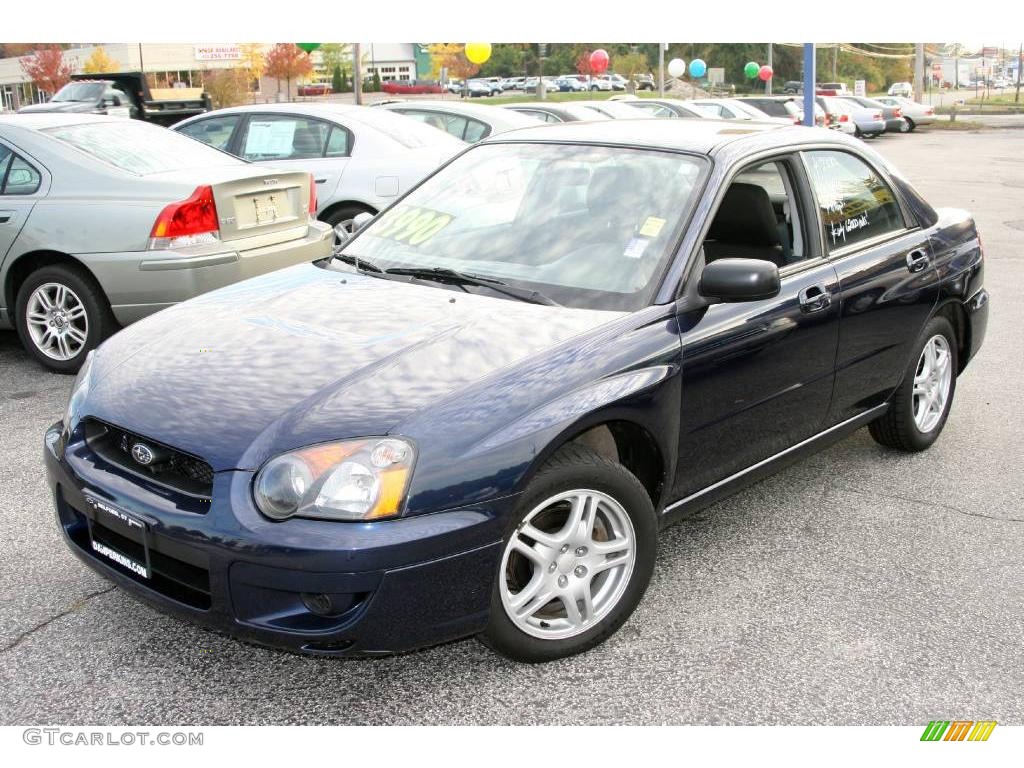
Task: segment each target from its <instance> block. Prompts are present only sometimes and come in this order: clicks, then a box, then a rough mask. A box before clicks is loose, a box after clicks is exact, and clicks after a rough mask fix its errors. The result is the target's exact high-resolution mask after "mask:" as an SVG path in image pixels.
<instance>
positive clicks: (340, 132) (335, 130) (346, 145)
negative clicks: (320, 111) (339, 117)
mask: <svg viewBox="0 0 1024 768" xmlns="http://www.w3.org/2000/svg"><path fill="white" fill-rule="evenodd" d="M350 154H352V136H351V134H349V132H348V131H346V130H345V129H344V128H342V127H341V126H340V125H332V126H331V135H330V137H328V139H327V157H348V156H349V155H350Z"/></svg>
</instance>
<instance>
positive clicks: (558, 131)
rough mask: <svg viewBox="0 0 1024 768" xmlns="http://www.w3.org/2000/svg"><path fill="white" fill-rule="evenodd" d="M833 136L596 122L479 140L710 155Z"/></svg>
mask: <svg viewBox="0 0 1024 768" xmlns="http://www.w3.org/2000/svg"><path fill="white" fill-rule="evenodd" d="M835 134H836V132H835V131H830V130H828V129H825V128H822V129H820V130H818V129H814V128H806V127H803V126H787V125H781V124H779V123H766V122H759V121H757V120H744V121H741V122H737V121H735V120H712V119H707V120H658V119H655V120H601V121H596V122H574V123H552V124H546V125H543V126H538V127H536V128H521V129H519V130H517V131H511V132H509V133H504V134H502V135H500V136H495V137H493V138H488V139H485V140H484V141H483V142H482V143H484V144H489V143H499V142H505V141H516V142H520V141H523V142H559V143H565V144H614V145H619V146H632V147H644V148H650V149H669V150H676V151H682V152H693V153H696V154H704V155H710V154H714V153H715V152H716V151H717V150H718V149H720V148H721V147H723V146H725V145H727V144H731V143H734V142H738V141H742V140H744V139H748V138H758V139H759V143H760V144H762V145H763V144H765V143H768V144H775V145H778V146H787V145H793V144H804V143H811V142H822V141H834V142H836V143H842V137H838V136H836V135H835ZM771 139H774V141H771Z"/></svg>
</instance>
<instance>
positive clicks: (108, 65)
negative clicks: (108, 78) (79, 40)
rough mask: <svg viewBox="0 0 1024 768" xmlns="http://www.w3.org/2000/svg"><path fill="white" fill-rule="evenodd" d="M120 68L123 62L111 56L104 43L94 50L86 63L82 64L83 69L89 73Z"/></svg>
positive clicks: (115, 70) (96, 73)
mask: <svg viewBox="0 0 1024 768" xmlns="http://www.w3.org/2000/svg"><path fill="white" fill-rule="evenodd" d="M120 68H121V64H120V63H119V62H118V60H117V59H112V58H110V57H109V56H108V55H107V52H106V51H105V50H104V49H103V46H102V45H100V46H97V47H96V48H95V50H93V52H92V55H91V56H90V57H89V58H88V59H86V61H85V64H83V65H82V71H83V72H85V73H86V74H88V75H98V74H102V73H103V72H117V71H118V70H119V69H120Z"/></svg>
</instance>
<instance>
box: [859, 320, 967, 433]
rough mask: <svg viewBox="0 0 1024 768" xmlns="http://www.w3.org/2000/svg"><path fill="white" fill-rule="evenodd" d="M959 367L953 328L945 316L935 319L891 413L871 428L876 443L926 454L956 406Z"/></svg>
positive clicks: (921, 344) (926, 331) (927, 327)
mask: <svg viewBox="0 0 1024 768" xmlns="http://www.w3.org/2000/svg"><path fill="white" fill-rule="evenodd" d="M957 364H958V360H957V346H956V334H955V333H954V331H953V326H952V325H950V322H949V320H947V319H946V318H945V317H942V316H938V317H933V318H932V319H931V320H930V321H929V322H928V325H927V326H925V331H924V334H923V335H922V338H921V339H920V340H919V341H918V343H917V346H916V347H915V348H914V354H913V356H912V358H911V364H910V366H909V367H908V369H907V371H906V373H905V375H904V378H903V382H902V383H901V384H900V386H899V387H898V388H897V390H896V392H895V394H894V395H893V398H892V401H891V403H890V405H889V410H888V411H887V412H886V413H885V414H884V415H883V416H881V417H880V418H878V419H876V420H875V421H873V422H872V423H871V424H870V425H869V427H868V428H869V430H870V432H871V436H872V437H873V438H874V439H875V441H876V442H878V443H880V444H882V445H885V446H888V447H889V448H898V449H900V450H903V451H923V450H924V449H926V448H928V447H929V446H930V445H931V444H932V443H934V442H935V440H936V439H938V437H939V434H940V433H941V432H942V428H943V427H944V426H945V425H946V419H947V418H948V417H949V409H950V407H951V406H952V404H953V395H954V393H955V392H956V372H957V370H958V369H957Z"/></svg>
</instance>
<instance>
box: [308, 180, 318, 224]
mask: <svg viewBox="0 0 1024 768" xmlns="http://www.w3.org/2000/svg"><path fill="white" fill-rule="evenodd" d="M309 218H310V219H315V218H316V179H315V178H313V174H312V173H311V174H309Z"/></svg>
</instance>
